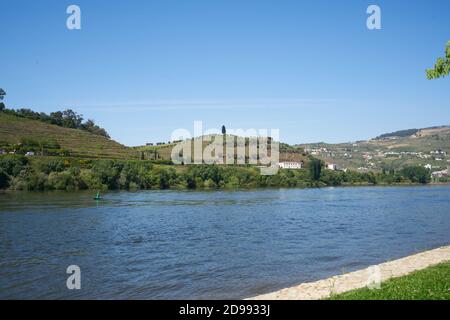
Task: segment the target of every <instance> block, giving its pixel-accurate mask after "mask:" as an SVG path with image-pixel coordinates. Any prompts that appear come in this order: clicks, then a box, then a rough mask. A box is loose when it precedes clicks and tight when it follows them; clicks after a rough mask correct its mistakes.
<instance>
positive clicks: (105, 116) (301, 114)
mask: <svg viewBox="0 0 450 320" xmlns="http://www.w3.org/2000/svg"><path fill="white" fill-rule="evenodd" d="M70 4H77V5H79V6H80V8H81V30H68V29H67V28H66V19H67V17H68V14H66V8H67V6H68V5H70ZM370 4H376V5H378V6H380V8H381V23H382V29H381V30H368V29H367V27H366V19H367V17H368V14H367V13H366V9H367V7H368V5H370ZM449 12H450V1H448V0H443V1H429V0H428V1H424V0H415V1H401V0H396V1H378V0H373V1H358V0H355V1H308V2H306V1H300V0H292V1H290V0H271V1H265V0H189V1H185V0H183V1H182V0H179V1H175V0H158V1H155V0H152V1H148V0H145V1H137V0H135V1H104V0H95V1H92V0H80V1H65V0H53V1H51V0H39V1H23V0H0V34H1V35H2V36H1V47H0V61H1V67H0V87H1V88H4V89H5V90H6V92H7V96H6V98H5V102H6V104H7V106H8V107H14V108H18V107H28V108H31V109H34V110H37V111H44V112H50V111H55V110H60V109H63V108H72V109H74V110H76V111H78V112H80V113H82V114H83V115H84V116H85V118H93V119H94V120H96V122H97V123H98V124H100V125H101V126H103V127H105V128H106V129H107V130H108V132H109V133H110V134H111V136H112V138H114V139H116V140H118V141H119V142H122V143H124V144H126V145H139V144H144V143H145V142H157V141H166V140H169V138H170V136H171V133H172V131H173V130H175V129H178V128H186V129H189V130H190V131H192V130H193V122H194V120H202V121H203V123H204V127H206V128H220V126H221V125H222V124H225V125H226V126H227V127H228V128H236V129H237V128H243V129H249V128H256V129H258V128H269V129H270V128H278V129H280V136H281V140H283V141H286V142H288V143H304V142H314V141H326V142H343V141H352V140H359V139H367V138H371V137H374V136H376V135H378V134H380V133H385V132H390V131H394V130H398V129H406V128H416V127H426V126H432V125H442V124H450V78H448V77H447V78H444V79H439V80H434V81H429V80H426V77H425V69H426V68H429V67H431V66H432V65H433V64H434V62H435V60H436V58H438V57H439V56H443V54H444V46H445V44H446V42H447V41H448V40H450V17H449Z"/></svg>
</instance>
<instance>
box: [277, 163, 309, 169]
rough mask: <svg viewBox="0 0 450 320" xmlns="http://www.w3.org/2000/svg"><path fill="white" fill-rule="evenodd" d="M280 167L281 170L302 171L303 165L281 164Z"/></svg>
mask: <svg viewBox="0 0 450 320" xmlns="http://www.w3.org/2000/svg"><path fill="white" fill-rule="evenodd" d="M278 167H280V168H281V169H301V168H302V167H303V164H302V163H300V162H280V163H278Z"/></svg>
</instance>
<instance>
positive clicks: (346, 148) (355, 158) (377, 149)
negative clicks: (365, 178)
mask: <svg viewBox="0 0 450 320" xmlns="http://www.w3.org/2000/svg"><path fill="white" fill-rule="evenodd" d="M302 147H304V148H305V150H306V151H307V152H308V153H310V154H311V155H313V156H316V157H318V158H320V159H322V160H324V161H326V162H329V163H336V164H338V165H340V166H341V167H345V168H349V169H362V170H370V171H381V170H383V169H385V170H386V169H394V170H398V169H400V168H402V167H405V166H410V165H420V166H425V165H431V167H432V170H433V171H435V170H436V171H437V170H442V169H446V168H447V166H448V164H449V161H450V157H449V156H450V126H439V127H430V128H424V129H409V130H401V131H397V132H394V133H389V134H383V135H381V136H379V137H377V138H375V139H371V140H367V141H357V142H349V143H340V144H326V143H314V144H307V145H302Z"/></svg>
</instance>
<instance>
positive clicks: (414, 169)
mask: <svg viewBox="0 0 450 320" xmlns="http://www.w3.org/2000/svg"><path fill="white" fill-rule="evenodd" d="M400 174H401V175H402V176H403V177H405V178H407V179H409V180H410V181H411V182H413V183H423V184H425V183H428V182H430V180H431V177H430V176H431V174H430V171H429V170H428V169H425V168H424V167H422V166H409V167H405V168H403V169H402V170H401V171H400Z"/></svg>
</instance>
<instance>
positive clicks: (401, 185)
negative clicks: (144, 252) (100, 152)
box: [0, 182, 450, 195]
mask: <svg viewBox="0 0 450 320" xmlns="http://www.w3.org/2000/svg"><path fill="white" fill-rule="evenodd" d="M446 186H447V187H450V182H431V183H425V184H423V183H397V184H342V185H337V186H310V187H255V188H196V189H175V188H172V189H171V188H168V189H135V190H127V189H114V190H99V189H78V190H10V189H0V195H1V194H7V193H22V194H27V193H33V194H39V193H88V192H97V191H100V193H103V194H108V193H138V192H145V191H157V192H161V191H167V192H243V191H268V190H312V189H317V190H321V189H322V190H324V189H334V188H355V189H357V188H390V187H391V188H407V187H446Z"/></svg>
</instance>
